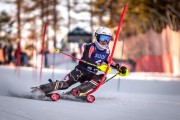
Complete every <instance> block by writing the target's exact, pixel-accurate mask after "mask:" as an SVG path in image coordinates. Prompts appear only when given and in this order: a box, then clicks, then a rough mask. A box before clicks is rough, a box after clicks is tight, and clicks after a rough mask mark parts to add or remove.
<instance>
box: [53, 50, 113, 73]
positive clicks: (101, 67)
mask: <svg viewBox="0 0 180 120" xmlns="http://www.w3.org/2000/svg"><path fill="white" fill-rule="evenodd" d="M56 53H61V54H63V55H66V56H69V57H71V58H73V59H76V60H78V61H81V62H83V63H86V64H89V65H92V66H94V67H97V68H98V69H99V70H100V71H102V72H105V71H106V68H107V65H104V64H103V65H100V66H98V65H95V64H92V63H90V62H87V61H85V60H81V59H79V58H76V57H74V56H72V55H69V54H67V53H64V52H62V51H60V49H56ZM110 72H111V69H109V70H108V73H110Z"/></svg>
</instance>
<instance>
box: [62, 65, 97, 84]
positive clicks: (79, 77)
mask: <svg viewBox="0 0 180 120" xmlns="http://www.w3.org/2000/svg"><path fill="white" fill-rule="evenodd" d="M95 76H96V74H95V73H92V72H89V71H86V70H85V69H83V68H81V67H80V66H76V67H75V68H74V69H73V70H72V71H71V72H70V73H69V74H67V75H66V76H65V77H64V81H65V82H66V83H67V84H68V86H71V85H73V84H75V83H77V82H80V83H84V82H85V81H90V80H91V79H92V78H93V77H95Z"/></svg>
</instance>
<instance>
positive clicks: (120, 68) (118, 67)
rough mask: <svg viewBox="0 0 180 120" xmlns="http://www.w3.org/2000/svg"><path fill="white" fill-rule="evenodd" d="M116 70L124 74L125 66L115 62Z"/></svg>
mask: <svg viewBox="0 0 180 120" xmlns="http://www.w3.org/2000/svg"><path fill="white" fill-rule="evenodd" d="M116 70H117V71H118V72H120V73H122V74H126V70H127V68H126V67H125V66H120V65H119V64H116Z"/></svg>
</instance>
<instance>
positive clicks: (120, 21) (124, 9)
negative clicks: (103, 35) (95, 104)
mask: <svg viewBox="0 0 180 120" xmlns="http://www.w3.org/2000/svg"><path fill="white" fill-rule="evenodd" d="M126 9H127V5H124V8H123V12H122V15H121V16H120V20H119V24H118V30H117V32H116V36H115V40H114V45H113V48H112V52H111V55H110V58H109V61H108V67H107V69H106V71H105V73H104V76H103V77H102V80H101V82H100V83H99V84H98V86H97V87H96V88H94V89H93V90H91V91H90V92H88V93H87V95H89V94H91V93H93V92H95V91H96V90H97V89H98V88H99V87H100V86H101V85H102V84H103V83H104V80H105V79H106V75H107V73H108V70H109V68H110V65H111V61H112V57H113V55H114V50H115V47H116V43H117V40H118V38H119V33H120V30H121V25H122V22H123V19H124V15H125V12H126Z"/></svg>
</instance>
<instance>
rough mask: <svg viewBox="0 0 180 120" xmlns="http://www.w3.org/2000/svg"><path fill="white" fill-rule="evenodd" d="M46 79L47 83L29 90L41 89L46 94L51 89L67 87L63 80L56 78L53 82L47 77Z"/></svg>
mask: <svg viewBox="0 0 180 120" xmlns="http://www.w3.org/2000/svg"><path fill="white" fill-rule="evenodd" d="M48 81H49V83H47V84H44V85H40V86H39V87H32V89H33V90H32V91H31V92H32V93H34V92H36V91H41V92H43V93H44V94H45V95H46V94H49V93H51V92H53V91H56V90H63V89H66V88H68V87H69V86H68V84H67V83H66V82H65V81H58V80H56V81H55V82H53V81H52V80H51V79H49V80H48Z"/></svg>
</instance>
